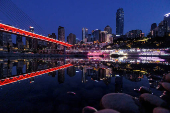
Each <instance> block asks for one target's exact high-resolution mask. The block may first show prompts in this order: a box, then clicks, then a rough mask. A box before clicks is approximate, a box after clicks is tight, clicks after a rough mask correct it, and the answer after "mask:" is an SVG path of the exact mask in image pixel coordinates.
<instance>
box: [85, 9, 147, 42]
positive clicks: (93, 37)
mask: <svg viewBox="0 0 170 113" xmlns="http://www.w3.org/2000/svg"><path fill="white" fill-rule="evenodd" d="M123 32H124V11H123V8H119V9H118V10H117V12H116V34H112V28H111V27H110V26H109V25H107V26H106V27H105V28H104V31H101V30H98V29H96V30H93V31H92V32H91V34H88V29H87V28H82V41H83V42H84V43H96V42H98V43H113V40H114V39H118V38H139V37H144V33H143V32H142V30H138V29H137V30H131V31H129V32H127V33H126V34H125V35H124V33H123Z"/></svg>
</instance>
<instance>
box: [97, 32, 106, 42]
mask: <svg viewBox="0 0 170 113" xmlns="http://www.w3.org/2000/svg"><path fill="white" fill-rule="evenodd" d="M106 35H107V31H101V32H100V36H99V42H100V43H102V42H106Z"/></svg>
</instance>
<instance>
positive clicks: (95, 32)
mask: <svg viewBox="0 0 170 113" xmlns="http://www.w3.org/2000/svg"><path fill="white" fill-rule="evenodd" d="M99 37H100V30H98V29H96V30H93V31H92V37H91V38H92V41H99Z"/></svg>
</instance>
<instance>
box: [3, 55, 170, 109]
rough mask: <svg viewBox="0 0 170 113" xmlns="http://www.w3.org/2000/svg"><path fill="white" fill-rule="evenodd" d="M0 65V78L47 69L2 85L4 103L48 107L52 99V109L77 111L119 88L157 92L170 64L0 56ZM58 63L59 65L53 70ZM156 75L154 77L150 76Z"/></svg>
mask: <svg viewBox="0 0 170 113" xmlns="http://www.w3.org/2000/svg"><path fill="white" fill-rule="evenodd" d="M105 59H106V58H105ZM135 60H136V59H135ZM165 62H166V60H165ZM67 64H71V65H70V66H68V67H66V68H64V69H63V67H62V66H64V65H67ZM0 66H1V69H0V80H3V79H6V78H12V77H13V78H14V77H15V76H17V75H18V74H21V75H25V74H30V73H33V72H37V73H38V72H41V71H44V70H48V72H46V73H45V71H44V74H43V76H34V77H30V78H28V79H25V80H23V81H18V82H14V83H13V84H8V85H4V86H1V95H0V101H1V102H2V103H3V105H4V106H9V103H8V102H11V100H13V102H14V100H15V101H16V102H14V104H13V106H15V105H16V106H15V107H17V105H18V104H15V103H17V102H18V103H19V102H21V103H22V104H23V105H24V106H27V103H31V105H30V106H29V108H31V107H33V106H32V104H36V108H38V109H42V106H41V105H39V104H38V103H43V108H47V109H48V105H49V104H50V105H51V103H53V106H54V111H55V112H57V111H58V109H59V108H60V106H61V105H65V104H66V105H69V106H71V108H74V107H75V106H76V107H79V108H80V109H79V111H80V112H81V110H82V108H83V107H84V106H85V105H91V106H95V105H96V108H98V106H97V105H98V104H97V103H100V99H101V98H102V96H103V95H105V94H107V93H113V92H116V93H121V92H122V93H127V94H130V95H132V96H139V94H138V93H137V92H135V91H134V89H137V88H139V87H140V86H142V85H144V86H146V87H152V88H153V89H152V91H154V92H156V94H159V91H157V90H156V89H155V86H156V85H157V83H158V82H157V81H159V77H158V76H157V75H159V76H160V77H162V75H163V74H164V73H167V72H168V71H169V69H170V66H169V65H167V64H166V63H161V62H155V63H154V62H151V63H139V62H136V63H135V62H118V61H117V62H111V61H104V60H102V59H101V60H97V59H92V58H90V59H81V58H80V59H76V58H72V59H71V58H69V59H68V58H67V59H64V58H56V59H28V60H26V59H19V60H3V61H2V60H0ZM57 67H62V68H60V69H58V70H55V69H57ZM53 68H55V69H53ZM50 69H52V70H50ZM40 75H41V73H40ZM151 75H154V76H151ZM17 77H18V76H17ZM155 77H156V78H157V80H154V79H151V78H155ZM148 79H149V80H148ZM68 92H73V93H68ZM73 99H74V100H76V101H72V100H73ZM41 100H42V101H41ZM24 102H25V103H24ZM4 106H3V107H4ZM15 107H14V108H15ZM0 108H2V107H0ZM19 109H22V107H20V108H19ZM23 109H25V107H23ZM6 110H7V109H6ZM10 110H13V108H11V109H10ZM27 110H28V109H27Z"/></svg>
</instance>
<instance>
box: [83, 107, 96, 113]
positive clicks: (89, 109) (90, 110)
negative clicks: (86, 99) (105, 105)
mask: <svg viewBox="0 0 170 113" xmlns="http://www.w3.org/2000/svg"><path fill="white" fill-rule="evenodd" d="M96 111H97V110H96V109H95V108H94V107H90V106H86V107H84V108H83V110H82V113H94V112H96Z"/></svg>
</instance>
